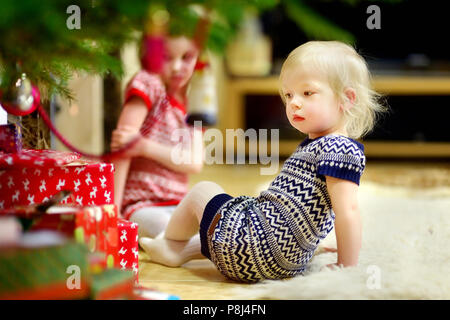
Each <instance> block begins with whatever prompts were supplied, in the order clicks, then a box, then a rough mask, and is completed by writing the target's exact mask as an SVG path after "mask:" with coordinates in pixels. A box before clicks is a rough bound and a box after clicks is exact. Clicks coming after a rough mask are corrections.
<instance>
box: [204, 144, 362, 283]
mask: <svg viewBox="0 0 450 320" xmlns="http://www.w3.org/2000/svg"><path fill="white" fill-rule="evenodd" d="M365 162H366V159H365V156H364V146H363V145H362V144H361V143H359V142H357V141H355V140H353V139H350V138H347V137H344V136H341V135H328V136H323V137H319V138H316V139H309V138H306V139H305V140H304V141H303V142H302V143H300V145H299V146H298V147H297V149H296V151H295V152H294V153H293V154H292V155H291V156H290V157H289V158H288V159H287V160H286V161H285V163H284V165H283V167H282V169H281V172H280V174H279V175H278V176H277V177H276V178H275V180H274V181H273V182H272V183H271V184H270V186H269V188H268V190H265V191H263V192H261V193H260V195H259V196H258V197H248V196H239V197H235V198H233V197H231V196H230V195H228V194H220V195H217V196H216V197H214V198H213V199H212V200H211V201H210V202H209V203H208V205H207V206H206V208H205V211H204V215H203V219H202V221H201V224H200V239H201V243H202V254H203V255H205V256H206V257H207V258H209V259H210V260H211V261H212V262H213V263H214V264H215V265H216V266H217V268H218V269H219V270H220V272H221V273H222V274H223V275H225V276H226V277H227V278H229V279H232V280H236V281H241V282H256V281H259V280H262V279H282V278H288V277H293V276H296V275H299V274H301V273H303V272H304V271H305V269H306V265H307V263H308V261H309V260H310V259H311V258H312V256H313V254H314V252H315V250H316V249H317V246H318V244H319V242H320V241H321V240H323V239H324V238H325V237H326V236H327V235H328V233H329V232H330V231H332V230H333V226H334V213H333V211H332V209H331V200H330V197H329V194H328V191H327V186H326V180H325V175H327V176H332V177H336V178H340V179H346V180H350V181H353V182H355V183H357V184H359V180H360V177H361V175H362V172H363V170H364V168H365Z"/></svg>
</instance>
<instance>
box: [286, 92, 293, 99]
mask: <svg viewBox="0 0 450 320" xmlns="http://www.w3.org/2000/svg"><path fill="white" fill-rule="evenodd" d="M284 97H285V98H286V99H290V98H292V94H290V93H285V94H284Z"/></svg>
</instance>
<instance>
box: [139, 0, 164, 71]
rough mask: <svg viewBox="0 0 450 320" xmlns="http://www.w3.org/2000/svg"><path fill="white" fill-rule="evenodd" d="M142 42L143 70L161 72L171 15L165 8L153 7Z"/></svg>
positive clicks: (151, 7) (150, 10)
mask: <svg viewBox="0 0 450 320" xmlns="http://www.w3.org/2000/svg"><path fill="white" fill-rule="evenodd" d="M148 16H149V17H148V20H147V23H146V26H145V34H144V37H143V41H142V55H141V64H142V68H144V69H146V70H148V71H149V72H152V73H159V72H161V69H162V65H163V61H164V37H165V35H166V29H167V24H168V22H169V18H170V14H169V12H167V10H166V9H165V8H164V7H161V6H159V5H151V6H150V8H149V14H148Z"/></svg>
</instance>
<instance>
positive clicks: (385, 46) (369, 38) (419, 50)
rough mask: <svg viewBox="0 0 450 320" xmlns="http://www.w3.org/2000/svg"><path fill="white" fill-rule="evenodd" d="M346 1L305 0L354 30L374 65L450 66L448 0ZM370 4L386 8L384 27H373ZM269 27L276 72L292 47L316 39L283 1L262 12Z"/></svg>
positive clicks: (382, 15) (266, 29) (434, 68)
mask: <svg viewBox="0 0 450 320" xmlns="http://www.w3.org/2000/svg"><path fill="white" fill-rule="evenodd" d="M354 2H355V3H356V4H354V5H352V4H348V3H346V2H344V1H325V0H315V1H307V0H304V1H303V3H304V4H306V5H308V6H309V7H310V8H311V9H312V10H314V11H315V12H317V13H318V14H320V15H321V16H322V17H324V18H326V19H327V20H329V21H331V22H332V23H334V24H336V25H338V26H340V27H341V28H343V29H345V30H347V31H349V32H350V33H352V34H353V35H354V37H355V40H356V42H355V44H354V45H355V47H356V49H357V50H358V52H359V53H360V54H362V55H363V56H364V57H365V58H366V60H367V61H368V63H369V65H370V66H371V69H375V70H377V69H378V70H382V69H397V70H398V69H406V70H429V71H437V72H440V71H444V72H445V71H447V72H448V71H450V47H449V46H448V45H447V44H446V42H447V41H448V37H449V36H448V30H449V29H450V27H449V22H448V17H449V15H448V10H447V8H446V7H447V6H446V2H445V1H423V0H422V1H419V0H409V1H408V0H403V1H401V0H397V1H393V0H391V1H354ZM370 5H377V6H378V7H379V8H380V29H369V28H368V27H367V20H368V19H369V17H370V16H371V15H372V12H371V13H367V8H368V7H369V6H370ZM261 22H262V25H263V30H264V32H265V33H266V34H267V35H268V36H270V38H271V39H272V44H273V61H274V72H275V73H276V72H277V71H278V70H277V68H279V67H280V63H281V61H283V60H284V59H285V58H286V56H287V55H288V54H289V52H290V51H291V50H292V49H294V48H295V47H297V46H298V45H300V44H301V43H303V42H306V41H308V40H323V39H311V38H309V37H308V36H307V35H306V34H305V33H304V32H303V31H302V30H301V28H299V27H298V26H297V25H296V24H295V23H294V22H293V21H292V20H291V19H289V18H288V15H287V14H286V10H285V9H284V8H283V6H282V5H280V6H279V7H277V9H276V10H273V11H271V12H267V13H265V14H263V15H262V17H261Z"/></svg>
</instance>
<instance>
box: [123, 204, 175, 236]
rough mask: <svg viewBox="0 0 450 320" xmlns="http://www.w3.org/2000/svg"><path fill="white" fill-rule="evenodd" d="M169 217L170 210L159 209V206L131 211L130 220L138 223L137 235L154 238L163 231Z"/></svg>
mask: <svg viewBox="0 0 450 320" xmlns="http://www.w3.org/2000/svg"><path fill="white" fill-rule="evenodd" d="M170 217H171V213H170V211H169V210H168V211H164V210H160V208H159V207H155V208H153V207H149V208H142V209H139V210H137V211H136V212H135V213H133V214H132V215H131V217H130V221H132V222H136V223H137V224H138V225H139V228H138V234H139V237H149V238H154V237H156V236H157V235H158V234H159V233H161V232H162V231H164V230H165V229H166V227H167V224H168V223H169V220H170Z"/></svg>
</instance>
